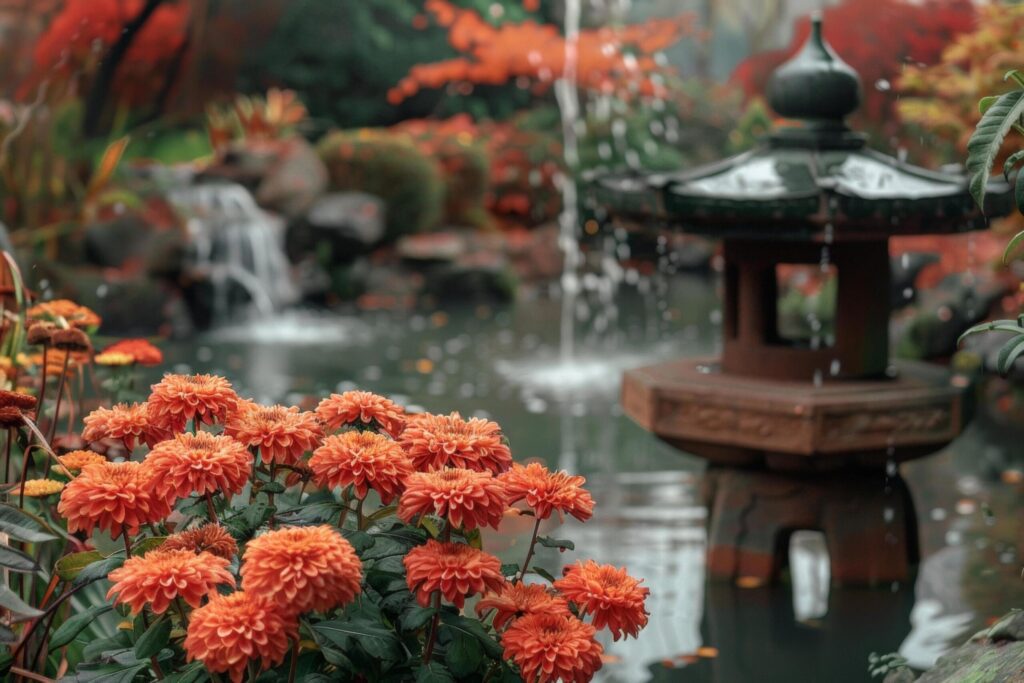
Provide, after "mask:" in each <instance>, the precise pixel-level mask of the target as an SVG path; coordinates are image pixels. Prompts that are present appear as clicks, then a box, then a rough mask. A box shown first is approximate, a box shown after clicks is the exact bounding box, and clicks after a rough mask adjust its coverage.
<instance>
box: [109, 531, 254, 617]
mask: <svg viewBox="0 0 1024 683" xmlns="http://www.w3.org/2000/svg"><path fill="white" fill-rule="evenodd" d="M228 564H229V563H228V561H227V560H225V559H224V558H223V557H217V556H216V555H212V554H211V553H199V554H198V555H197V554H196V553H194V552H192V551H190V550H173V549H172V550H168V549H165V548H163V547H161V548H159V549H157V550H153V551H150V552H148V553H146V554H145V555H143V556H142V557H131V558H129V559H128V560H126V561H125V563H124V564H123V565H121V566H120V567H118V568H117V569H115V570H114V571H112V572H110V576H108V577H107V578H109V579H110V581H111V582H112V583H113V584H114V585H113V586H111V587H110V590H109V591H107V600H109V599H110V598H112V597H113V596H115V595H117V599H116V600H115V601H114V603H115V604H119V605H120V604H125V605H128V606H130V607H131V609H132V614H138V613H139V612H141V611H142V608H143V607H145V606H146V605H147V604H148V605H149V608H150V609H151V610H153V613H154V614H163V613H164V612H166V611H167V608H168V607H169V606H170V604H171V601H173V600H174V599H175V598H181V599H183V600H184V601H185V602H187V603H188V604H189V605H191V606H192V607H199V605H200V604H202V599H203V598H204V597H206V596H207V595H209V594H210V593H216V592H217V586H231V587H232V588H234V586H235V577H233V576H232V575H231V572H229V571H228Z"/></svg>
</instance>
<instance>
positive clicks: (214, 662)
mask: <svg viewBox="0 0 1024 683" xmlns="http://www.w3.org/2000/svg"><path fill="white" fill-rule="evenodd" d="M296 637H298V624H297V623H296V621H295V617H294V616H292V615H291V614H289V613H288V612H286V611H282V610H280V609H277V607H276V606H274V605H271V604H270V603H268V602H266V601H265V600H262V599H261V598H258V597H256V596H254V595H250V594H249V593H246V592H245V591H238V592H236V593H232V594H231V595H218V594H216V593H214V594H211V595H210V602H208V603H207V604H205V605H203V606H202V607H200V608H199V609H197V610H195V611H193V612H192V615H191V621H190V622H189V625H188V634H187V635H186V636H185V652H186V654H187V656H188V661H190V662H191V661H194V660H197V659H198V660H199V661H201V662H202V663H203V665H204V666H206V668H207V669H209V670H210V671H214V672H218V673H227V674H228V675H229V676H230V677H231V681H232V683H241V681H242V678H243V677H244V676H245V668H246V665H247V664H248V663H249V660H250V659H259V660H260V661H261V664H262V666H261V670H265V669H269V668H271V667H273V666H276V665H278V664H280V663H281V662H283V661H284V657H285V653H287V652H288V641H289V639H290V638H296Z"/></svg>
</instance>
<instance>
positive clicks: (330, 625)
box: [313, 619, 402, 661]
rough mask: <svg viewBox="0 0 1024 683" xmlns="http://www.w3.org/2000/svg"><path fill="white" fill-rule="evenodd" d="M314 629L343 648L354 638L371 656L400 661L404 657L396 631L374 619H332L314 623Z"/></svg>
mask: <svg viewBox="0 0 1024 683" xmlns="http://www.w3.org/2000/svg"><path fill="white" fill-rule="evenodd" d="M313 631H315V632H316V633H319V634H320V635H322V636H323V637H324V638H326V639H327V640H329V641H330V642H331V643H333V644H335V645H337V646H338V647H339V648H341V649H342V650H345V649H347V648H348V646H349V644H350V640H351V639H353V638H354V639H355V641H356V642H357V643H358V644H359V646H360V647H361V648H363V650H365V651H366V654H368V655H370V656H371V657H376V658H377V659H385V660H388V661H398V660H399V659H401V657H402V644H401V643H400V642H399V641H398V638H397V637H396V636H395V633H394V632H393V631H392V630H391V629H389V628H386V627H384V626H383V625H382V624H378V623H374V622H372V621H368V620H363V619H350V620H341V619H332V620H330V621H321V622H320V623H318V624H313Z"/></svg>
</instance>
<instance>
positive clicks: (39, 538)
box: [0, 503, 57, 543]
mask: <svg viewBox="0 0 1024 683" xmlns="http://www.w3.org/2000/svg"><path fill="white" fill-rule="evenodd" d="M46 528H48V527H47V526H46V524H44V523H43V522H42V520H39V519H38V518H36V517H34V516H32V515H29V514H28V513H25V512H22V511H21V510H19V509H18V508H16V507H14V506H13V505H8V504H6V503H2V504H0V533H5V534H7V535H8V536H10V537H11V538H14V539H17V540H19V541H25V542H26V543H44V542H46V541H52V540H53V539H55V538H57V537H56V536H53V535H51V534H48V533H45V532H44V531H42V530H43V529H46Z"/></svg>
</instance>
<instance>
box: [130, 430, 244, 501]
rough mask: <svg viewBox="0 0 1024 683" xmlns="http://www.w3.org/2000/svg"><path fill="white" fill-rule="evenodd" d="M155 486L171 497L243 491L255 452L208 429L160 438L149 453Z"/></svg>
mask: <svg viewBox="0 0 1024 683" xmlns="http://www.w3.org/2000/svg"><path fill="white" fill-rule="evenodd" d="M146 467H148V468H149V470H150V472H151V473H152V475H153V487H154V490H155V491H156V492H157V493H158V494H159V495H162V496H167V497H169V498H174V497H177V498H186V497H188V496H189V495H191V494H192V493H198V494H199V495H201V496H202V495H206V494H207V493H217V492H220V493H222V494H224V496H225V497H226V498H231V496H233V495H235V494H236V493H240V492H241V491H242V489H243V488H245V484H246V482H247V481H249V474H250V472H251V471H252V453H250V452H249V449H248V448H246V447H245V445H244V444H241V443H239V442H238V441H235V440H234V439H232V438H231V437H230V436H214V435H213V434H210V433H208V432H198V433H196V434H178V435H177V436H176V437H174V438H173V439H169V440H167V441H161V442H160V443H158V444H157V445H156V446H154V447H153V450H151V451H150V452H149V455H147V456H146Z"/></svg>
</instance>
